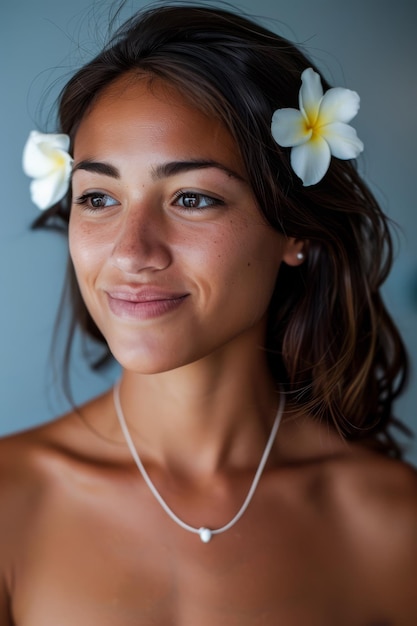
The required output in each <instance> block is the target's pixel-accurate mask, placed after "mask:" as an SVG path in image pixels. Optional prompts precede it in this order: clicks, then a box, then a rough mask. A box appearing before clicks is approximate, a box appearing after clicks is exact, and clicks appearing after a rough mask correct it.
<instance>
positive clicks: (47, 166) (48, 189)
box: [23, 130, 72, 210]
mask: <svg viewBox="0 0 417 626" xmlns="http://www.w3.org/2000/svg"><path fill="white" fill-rule="evenodd" d="M69 145H70V139H69V137H68V135H63V134H53V133H49V134H45V133H39V132H38V131H37V130H32V131H31V133H30V134H29V138H28V140H27V142H26V145H25V147H24V150H23V171H24V172H25V174H27V176H30V177H31V178H33V180H32V182H31V184H30V194H31V198H32V202H34V204H36V206H37V207H38V208H39V209H41V210H44V209H49V207H51V206H53V205H54V204H56V203H57V202H59V200H62V198H63V197H64V196H65V194H66V193H67V191H68V187H69V181H70V177H71V170H72V158H71V156H70V155H69V154H68V149H69Z"/></svg>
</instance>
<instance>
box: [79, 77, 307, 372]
mask: <svg viewBox="0 0 417 626" xmlns="http://www.w3.org/2000/svg"><path fill="white" fill-rule="evenodd" d="M69 240H70V252H71V257H72V261H73V264H74V268H75V272H76V275H77V279H78V282H79V286H80V289H81V293H82V296H83V298H84V300H85V303H86V306H87V308H88V309H89V311H90V314H91V315H92V317H93V319H94V320H95V322H96V324H97V326H98V327H99V328H100V330H101V332H102V333H103V335H104V337H105V338H106V340H107V342H108V344H109V347H110V349H111V351H112V352H113V354H114V356H115V357H116V359H117V360H118V361H119V362H120V363H121V364H122V366H124V367H126V368H128V369H132V370H134V371H137V372H142V373H155V372H161V371H166V370H170V369H174V368H176V367H179V366H182V365H185V364H187V363H191V362H194V361H196V360H198V359H202V358H204V357H208V356H209V355H212V354H214V353H217V352H218V351H219V350H226V349H228V348H229V347H230V346H231V345H233V344H234V343H235V342H237V341H242V340H244V341H245V340H248V341H249V342H251V341H253V342H256V343H257V345H259V344H262V343H263V338H264V332H265V314H266V311H267V308H268V304H269V301H270V298H271V295H272V292H273V289H274V284H275V279H276V276H277V272H278V268H279V265H280V263H281V261H282V260H283V259H285V260H286V261H287V262H289V263H292V262H294V264H295V263H296V260H295V259H296V244H295V243H294V242H293V241H291V240H286V239H285V238H284V237H283V236H282V235H280V234H279V233H277V232H276V231H274V230H273V229H272V228H271V227H270V226H269V225H267V224H266V223H265V221H264V220H263V218H262V216H261V214H260V212H259V210H258V207H257V203H256V198H255V197H254V196H253V193H252V191H251V188H250V187H249V185H248V183H247V176H246V173H245V170H244V167H243V165H242V162H241V160H240V158H239V155H238V151H237V148H236V145H235V143H234V141H233V139H232V138H231V136H230V135H229V133H228V132H227V131H226V130H225V128H224V127H223V126H222V125H221V124H220V123H219V122H218V121H216V120H214V119H211V118H209V117H206V116H205V115H204V114H202V113H201V112H199V111H198V110H196V109H195V108H193V106H192V105H190V104H189V103H188V102H187V101H186V100H185V99H184V98H183V97H182V96H181V94H180V93H179V92H177V91H175V90H173V88H171V87H168V86H167V85H165V84H163V83H160V82H154V83H152V87H150V86H149V82H148V81H147V80H145V79H138V78H132V77H131V76H130V77H129V76H125V77H122V78H120V79H118V80H117V81H115V82H114V83H112V84H111V85H110V86H109V87H108V88H107V89H106V90H105V91H104V92H103V93H102V94H101V95H100V96H99V98H98V99H97V101H96V103H95V104H94V106H93V107H92V109H91V110H90V111H89V112H88V114H86V115H85V117H84V118H83V120H82V122H81V125H80V127H79V129H78V131H77V135H76V138H75V146H74V173H73V205H72V208H71V219H70V228H69Z"/></svg>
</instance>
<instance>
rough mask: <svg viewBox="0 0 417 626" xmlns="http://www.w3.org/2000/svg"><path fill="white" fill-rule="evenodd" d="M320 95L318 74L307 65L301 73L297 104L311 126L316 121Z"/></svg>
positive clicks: (321, 94) (321, 92)
mask: <svg viewBox="0 0 417 626" xmlns="http://www.w3.org/2000/svg"><path fill="white" fill-rule="evenodd" d="M322 97H323V87H322V86H321V80H320V75H319V74H317V72H315V71H314V70H313V69H312V68H311V67H309V68H307V69H306V70H304V72H303V73H302V74H301V87H300V94H299V105H300V110H301V112H302V113H304V114H305V116H306V118H307V119H308V121H309V123H310V125H311V126H314V124H315V123H316V120H317V116H318V114H319V108H320V102H321V99H322Z"/></svg>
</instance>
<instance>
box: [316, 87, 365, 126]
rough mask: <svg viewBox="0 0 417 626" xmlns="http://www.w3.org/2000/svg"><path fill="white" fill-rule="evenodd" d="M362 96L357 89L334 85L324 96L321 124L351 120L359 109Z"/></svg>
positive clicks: (321, 108) (321, 106) (320, 114)
mask: <svg viewBox="0 0 417 626" xmlns="http://www.w3.org/2000/svg"><path fill="white" fill-rule="evenodd" d="M359 104H360V98H359V96H358V94H357V93H356V91H351V90H350V89H344V88H343V87H333V89H329V90H328V91H326V93H325V94H324V96H323V99H322V101H321V105H320V113H319V116H320V119H319V123H320V124H329V123H330V122H350V120H351V119H353V118H354V117H355V115H356V114H357V112H358V111H359Z"/></svg>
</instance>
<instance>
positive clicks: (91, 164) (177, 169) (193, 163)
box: [72, 159, 247, 182]
mask: <svg viewBox="0 0 417 626" xmlns="http://www.w3.org/2000/svg"><path fill="white" fill-rule="evenodd" d="M211 167H213V168H216V169H219V170H221V171H222V172H225V173H226V174H227V175H228V176H232V177H233V178H236V179H237V180H240V181H242V182H247V181H246V180H245V179H244V178H243V176H241V175H240V174H238V173H237V172H236V171H234V170H232V169H230V168H229V167H226V166H225V165H223V164H222V163H219V162H217V161H212V160H198V159H196V160H190V161H168V162H167V163H161V164H159V165H155V166H154V167H152V170H151V172H152V178H153V179H154V180H159V179H161V178H167V177H169V176H175V175H176V174H181V173H183V172H189V171H191V170H200V169H205V168H211ZM77 170H84V171H86V172H92V173H94V174H102V175H103V176H110V178H120V171H119V170H118V168H117V167H115V166H114V165H111V164H110V163H104V162H101V161H90V160H89V159H85V160H83V161H80V162H79V163H77V164H76V165H75V166H74V167H73V170H72V174H74V173H75V172H76V171H77Z"/></svg>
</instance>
